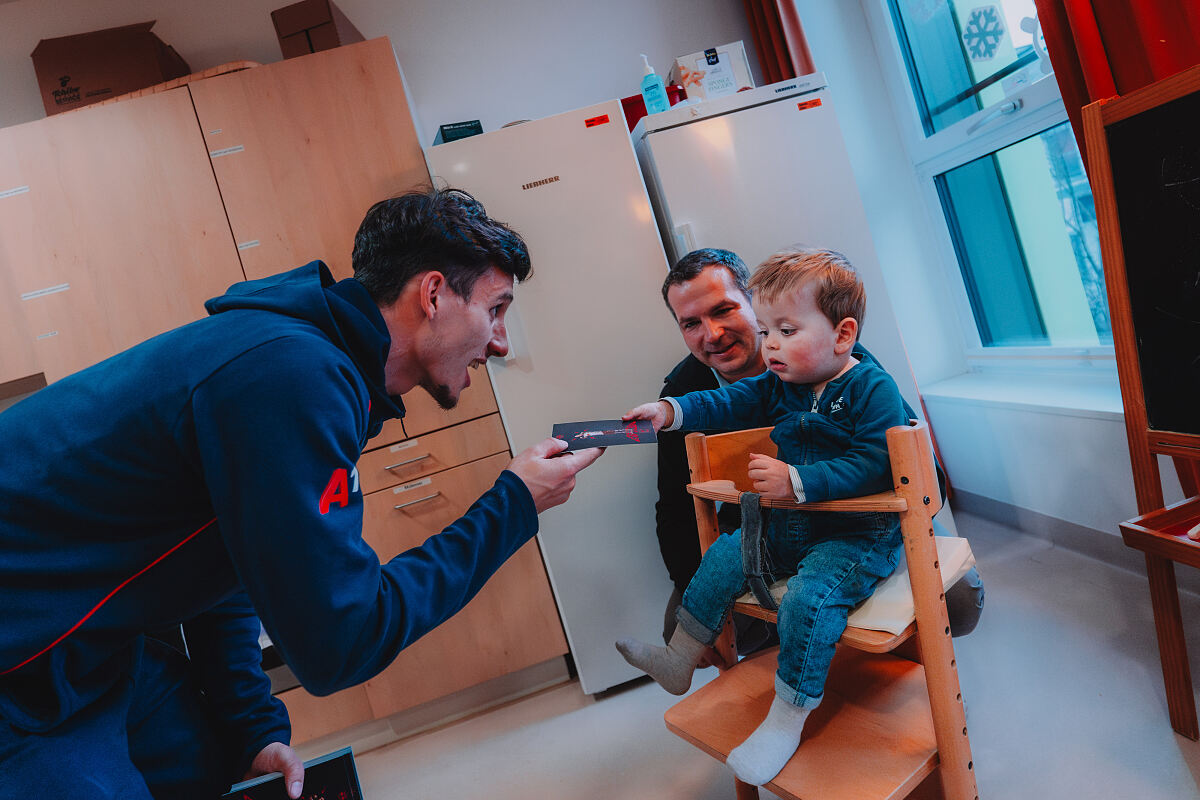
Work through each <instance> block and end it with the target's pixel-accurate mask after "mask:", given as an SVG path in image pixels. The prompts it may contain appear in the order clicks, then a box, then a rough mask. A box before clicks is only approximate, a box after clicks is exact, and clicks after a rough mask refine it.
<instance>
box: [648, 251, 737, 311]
mask: <svg viewBox="0 0 1200 800" xmlns="http://www.w3.org/2000/svg"><path fill="white" fill-rule="evenodd" d="M712 266H717V267H725V269H727V270H729V274H730V275H732V276H733V282H734V283H735V284H736V285H737V287H738V288H739V289H741V290H742V294H744V295H746V297H747V298H749V297H750V290H749V289H747V288H746V285H747V284H748V283H750V270H748V269H746V262H744V261H742V259H740V258H738V255H737V253H731V252H729V251H728V250H719V249H717V248H715V247H705V248H704V249H702V250H693V251H692V252H690V253H688V254H687V255H686V256H684V257H683V258H681V259H679V260H678V261H676V262H675V266H673V267H671V271H670V272H668V273H667V279H666V280H665V281H663V285H662V296H663V302H664V303H666V304H667V308H669V309H671V314H672V315H674V313H675V309H673V308H671V304H670V302H668V301H667V291H668V290H670V288H671V287H672V286H678V285H679V284H681V283H684V282H685V281H690V280H692V279H693V278H695V277H696V276H697V275H699V274H700V273H701V272H703V271H704V269H705V268H706V267H712Z"/></svg>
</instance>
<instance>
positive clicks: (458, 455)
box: [358, 414, 508, 494]
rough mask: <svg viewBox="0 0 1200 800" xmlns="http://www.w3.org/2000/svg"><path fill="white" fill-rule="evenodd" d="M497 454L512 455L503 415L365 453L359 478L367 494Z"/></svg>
mask: <svg viewBox="0 0 1200 800" xmlns="http://www.w3.org/2000/svg"><path fill="white" fill-rule="evenodd" d="M497 453H504V454H507V453H508V439H507V438H506V437H505V435H504V426H503V425H501V424H500V415H499V414H489V415H488V416H486V417H480V418H479V419H474V420H471V421H470V422H464V423H463V424H461V425H455V426H454V427H452V428H445V429H443V430H440V431H436V432H434V433H429V434H426V435H424V436H420V437H416V438H413V439H406V440H405V441H402V442H399V443H397V444H394V445H391V446H390V447H381V448H379V449H378V450H372V451H371V452H369V453H363V456H362V458H360V459H359V460H358V476H359V480H360V481H361V482H362V490H363V494H370V493H371V492H374V491H378V490H379V489H386V488H389V487H392V486H395V485H397V484H400V483H407V482H411V481H413V480H415V479H417V478H421V477H424V476H426V475H431V474H433V473H435V472H441V471H442V470H445V469H449V468H450V467H457V466H458V465H459V464H465V463H466V462H468V461H475V460H477V459H480V458H483V457H485V456H491V455H496V454H497Z"/></svg>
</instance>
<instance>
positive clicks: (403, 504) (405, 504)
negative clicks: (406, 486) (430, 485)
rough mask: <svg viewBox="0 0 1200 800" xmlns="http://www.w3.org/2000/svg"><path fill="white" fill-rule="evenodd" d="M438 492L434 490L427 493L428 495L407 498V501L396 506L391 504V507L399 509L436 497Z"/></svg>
mask: <svg viewBox="0 0 1200 800" xmlns="http://www.w3.org/2000/svg"><path fill="white" fill-rule="evenodd" d="M440 494H441V492H434V493H433V494H431V495H429V496H428V497H418V498H417V499H416V500H409V501H408V502H407V503H401V504H400V505H398V506H392V508H394V509H396V510H397V511H399V510H400V509H402V508H408V507H409V506H415V505H416V504H417V503H424V502H425V501H426V500H432V499H433V498H435V497H437V496H438V495H440Z"/></svg>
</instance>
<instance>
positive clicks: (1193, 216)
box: [1107, 92, 1200, 434]
mask: <svg viewBox="0 0 1200 800" xmlns="http://www.w3.org/2000/svg"><path fill="white" fill-rule="evenodd" d="M1107 135H1108V150H1109V163H1110V164H1111V168H1112V181H1113V191H1114V194H1115V196H1116V205H1117V212H1118V216H1119V218H1120V229H1121V242H1122V245H1123V250H1124V255H1125V274H1126V282H1127V283H1128V288H1129V300H1130V306H1131V310H1132V317H1133V328H1134V335H1135V338H1136V342H1137V356H1138V365H1139V367H1140V371H1141V376H1142V390H1143V393H1144V395H1145V402H1146V416H1147V422H1148V425H1149V427H1150V428H1151V429H1153V430H1158V431H1174V432H1177V433H1189V434H1200V92H1197V93H1194V94H1190V95H1186V96H1184V97H1180V98H1178V99H1175V100H1171V101H1170V102H1167V103H1164V104H1162V105H1159V106H1157V107H1154V108H1150V109H1149V110H1145V111H1141V112H1139V113H1138V114H1136V115H1135V116H1132V117H1129V118H1127V119H1124V120H1121V121H1118V122H1114V123H1112V124H1110V125H1108V126H1107Z"/></svg>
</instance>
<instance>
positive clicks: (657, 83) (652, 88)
mask: <svg viewBox="0 0 1200 800" xmlns="http://www.w3.org/2000/svg"><path fill="white" fill-rule="evenodd" d="M641 55H642V64H644V65H645V67H646V74H645V76H644V77H643V78H642V99H643V100H645V101H646V113H647V114H657V113H659V112H660V111H666V110H667V109H668V108H670V107H671V102H670V101H669V100H668V99H667V89H666V87H665V86H663V80H662V78H660V77H658V76H657V75H655V74H654V68H653V67H651V66H650V59H648V58H646V54H645V53H642V54H641Z"/></svg>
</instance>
